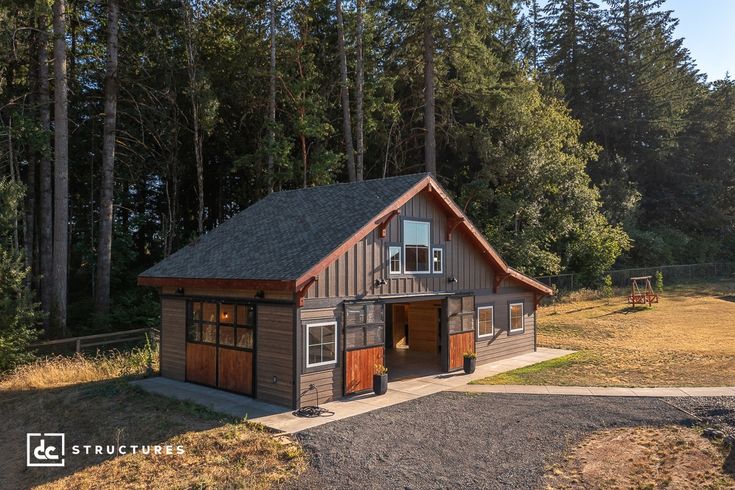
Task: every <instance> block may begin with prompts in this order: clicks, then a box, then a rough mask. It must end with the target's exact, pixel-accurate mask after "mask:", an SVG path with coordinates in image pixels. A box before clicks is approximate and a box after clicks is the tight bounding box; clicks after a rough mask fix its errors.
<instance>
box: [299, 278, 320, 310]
mask: <svg viewBox="0 0 735 490" xmlns="http://www.w3.org/2000/svg"><path fill="white" fill-rule="evenodd" d="M317 280H318V277H317V276H313V277H311V278H310V279H309V280H307V281H306V282H305V283H304V284H302V285H301V287H299V288H297V289H296V295H295V296H296V304H297V305H298V306H299V308H301V307H302V306H304V297H306V293H307V292H308V291H309V288H310V287H311V285H312V284H314V283H315V282H316V281H317Z"/></svg>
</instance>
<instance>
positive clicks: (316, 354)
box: [306, 322, 337, 367]
mask: <svg viewBox="0 0 735 490" xmlns="http://www.w3.org/2000/svg"><path fill="white" fill-rule="evenodd" d="M329 364H337V322H323V323H309V324H307V325H306V367H315V366H326V365H329Z"/></svg>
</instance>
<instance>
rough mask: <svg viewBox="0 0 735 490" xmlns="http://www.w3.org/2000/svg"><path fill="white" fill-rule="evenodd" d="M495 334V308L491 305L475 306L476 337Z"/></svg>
mask: <svg viewBox="0 0 735 490" xmlns="http://www.w3.org/2000/svg"><path fill="white" fill-rule="evenodd" d="M493 335H495V309H494V308H493V307H492V306H480V307H479V308H477V337H478V338H483V337H492V336H493Z"/></svg>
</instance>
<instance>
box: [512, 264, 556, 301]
mask: <svg viewBox="0 0 735 490" xmlns="http://www.w3.org/2000/svg"><path fill="white" fill-rule="evenodd" d="M508 275H509V276H510V277H512V278H513V279H515V280H516V281H518V282H522V283H523V284H525V285H527V286H530V287H532V288H533V289H535V290H536V291H538V292H540V293H541V294H545V295H547V296H551V295H552V294H553V293H554V292H553V291H552V289H551V288H550V287H548V286H547V285H546V284H543V283H540V282H538V281H537V280H536V279H534V278H532V277H528V276H527V275H525V274H521V273H520V272H518V271H517V270H515V269H513V268H512V267H508Z"/></svg>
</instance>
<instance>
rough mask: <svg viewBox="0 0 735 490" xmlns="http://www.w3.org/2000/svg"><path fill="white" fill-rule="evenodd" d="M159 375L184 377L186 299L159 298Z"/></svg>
mask: <svg viewBox="0 0 735 490" xmlns="http://www.w3.org/2000/svg"><path fill="white" fill-rule="evenodd" d="M161 375H162V376H165V377H167V378H173V379H178V380H181V381H183V380H184V379H185V378H186V301H184V300H176V299H168V298H164V299H162V300H161Z"/></svg>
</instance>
